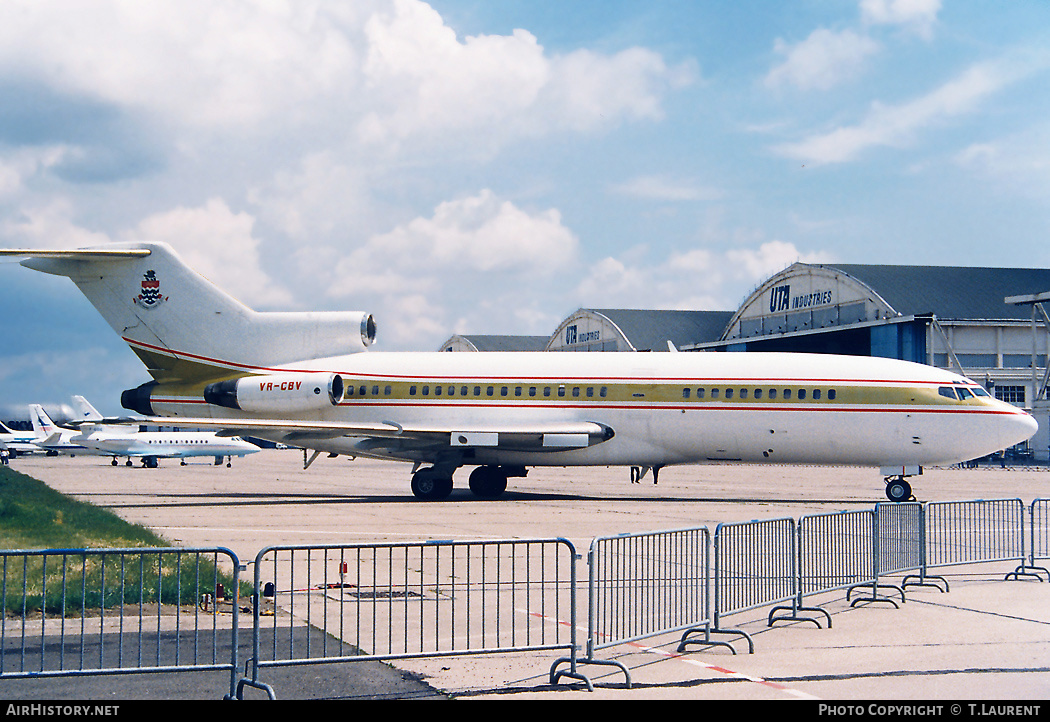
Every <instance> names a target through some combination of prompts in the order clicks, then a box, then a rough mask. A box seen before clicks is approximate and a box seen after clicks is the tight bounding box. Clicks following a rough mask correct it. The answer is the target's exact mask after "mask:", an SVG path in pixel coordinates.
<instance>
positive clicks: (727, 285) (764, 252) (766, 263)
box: [574, 234, 833, 311]
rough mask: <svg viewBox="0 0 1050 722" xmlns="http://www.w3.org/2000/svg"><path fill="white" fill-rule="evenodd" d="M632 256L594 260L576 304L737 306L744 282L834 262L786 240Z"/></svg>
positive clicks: (577, 291)
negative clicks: (797, 267) (659, 255)
mask: <svg viewBox="0 0 1050 722" xmlns="http://www.w3.org/2000/svg"><path fill="white" fill-rule="evenodd" d="M744 235H750V234H744ZM628 255H631V256H633V257H632V258H631V259H630V260H625V259H624V258H614V257H611V256H609V257H606V258H603V259H601V260H600V261H598V262H595V263H593V264H590V271H589V273H588V274H587V276H586V277H585V278H584V279H582V280H581V281H580V283H578V284H577V286H576V287H575V289H574V294H575V295H574V299H575V301H576V303H577V304H578V305H583V306H587V307H591V308H608V307H611V308H662V309H680V310H723V311H724V310H732V309H733V308H735V307H736V302H737V300H738V299H737V298H736V296H737V295H738V290H737V289H739V288H740V287H742V286H752V285H754V284H755V283H758V282H759V281H761V280H764V279H766V278H768V277H769V276H770V275H772V274H774V273H776V272H778V271H780V270H782V269H784V268H786V267H787V266H789V265H791V264H792V263H795V262H796V261H803V262H806V263H828V262H831V261H832V260H833V258H832V256H831V255H830V254H829V253H827V252H825V251H806V252H803V251H801V250H799V249H798V247H797V246H795V245H794V244H793V243H789V242H787V241H781V240H771V241H765V242H761V243H759V244H758V245H751V246H737V247H733V248H729V249H727V250H714V249H709V248H693V249H689V250H686V251H675V252H671V253H669V254H668V255H667V256H666V257H663V258H656V259H653V258H648V259H645V258H642V259H639V258H638V257H637V256H638V254H636V253H630V254H628Z"/></svg>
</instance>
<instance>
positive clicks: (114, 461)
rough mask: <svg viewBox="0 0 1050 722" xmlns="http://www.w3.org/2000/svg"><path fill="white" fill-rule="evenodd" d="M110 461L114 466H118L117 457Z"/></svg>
mask: <svg viewBox="0 0 1050 722" xmlns="http://www.w3.org/2000/svg"><path fill="white" fill-rule="evenodd" d="M109 463H110V464H112V465H113V466H116V465H117V460H116V459H114V460H113V461H111V462H109Z"/></svg>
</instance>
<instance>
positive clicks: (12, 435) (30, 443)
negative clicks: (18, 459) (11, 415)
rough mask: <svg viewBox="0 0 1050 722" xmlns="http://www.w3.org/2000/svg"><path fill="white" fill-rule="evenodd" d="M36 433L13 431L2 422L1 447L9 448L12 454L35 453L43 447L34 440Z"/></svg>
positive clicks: (0, 426)
mask: <svg viewBox="0 0 1050 722" xmlns="http://www.w3.org/2000/svg"><path fill="white" fill-rule="evenodd" d="M35 441H36V434H33V433H30V432H28V431H12V430H11V429H9V428H7V426H5V425H4V424H3V423H2V422H0V449H7V450H8V451H9V452H11V455H12V456H18V455H19V454H35V453H37V452H39V451H41V448H40V447H39V446H37V445H36V444H35V443H34V442H35Z"/></svg>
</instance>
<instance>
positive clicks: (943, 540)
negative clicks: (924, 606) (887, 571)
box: [922, 499, 1026, 576]
mask: <svg viewBox="0 0 1050 722" xmlns="http://www.w3.org/2000/svg"><path fill="white" fill-rule="evenodd" d="M923 513H924V517H925V518H924V528H925V533H926V538H925V545H924V546H925V554H926V556H925V559H924V561H923V569H922V571H923V574H925V573H926V571H927V570H928V569H930V568H932V567H944V566H952V565H960V564H980V563H985V562H1001V561H1017V562H1018V567H1017V569H1016V570H1015V571H1014V572H1013V575H1014V576H1017V575H1024V574H1026V572H1025V571H1024V566H1025V556H1026V548H1025V531H1024V527H1025V508H1024V503H1023V502H1022V501H1021V500H1020V499H975V500H972V501H941V502H929V503H927V504H925V505H924V506H923Z"/></svg>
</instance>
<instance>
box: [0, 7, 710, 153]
mask: <svg viewBox="0 0 1050 722" xmlns="http://www.w3.org/2000/svg"><path fill="white" fill-rule="evenodd" d="M691 68H692V66H691V65H690V64H689V63H684V64H682V65H679V66H675V67H670V66H668V65H667V64H666V63H665V61H664V60H663V58H662V57H661V56H660V55H659V54H658V53H655V52H653V51H650V50H647V49H644V48H628V49H626V50H623V51H621V52H618V53H613V54H604V53H597V52H591V51H588V50H577V51H573V52H570V53H568V54H566V55H561V56H557V55H551V54H550V53H548V52H547V51H545V49H544V48H543V47H542V46H541V45H540V44H539V42H538V40H537V38H536V37H535V36H533V35H532V34H531V33H529V32H528V31H526V30H521V29H517V30H514V31H513V32H511V33H510V34H509V35H478V36H471V37H467V38H464V39H462V40H461V39H460V38H457V37H456V34H455V32H454V31H453V30H452V29H451V28H450V27H448V26H447V25H446V24H445V23H444V20H443V19H442V17H441V16H440V15H439V14H438V13H437V11H435V10H434V9H433V8H432V7H430V6H429V5H428V4H426V3H425V2H422V1H421V0H367V1H362V2H355V3H344V2H338V1H337V0H304V1H303V2H268V3H244V2H240V1H239V0H153V1H152V2H148V3H124V2H115V1H111V2H92V3H70V2H68V1H63V0H10V2H8V3H6V4H5V13H4V22H3V23H2V24H0V77H3V75H5V74H8V75H13V76H16V77H28V78H30V79H31V81H32V82H33V83H36V84H40V85H42V86H46V87H48V88H50V89H52V90H53V91H55V92H58V93H64V94H66V95H67V96H68V97H69V98H77V99H79V100H80V101H81V102H97V103H102V104H110V105H112V106H114V107H116V108H119V109H122V110H124V111H126V112H132V113H135V114H139V115H142V116H147V117H149V118H151V119H152V121H151V122H152V123H155V124H157V125H160V126H164V127H170V128H174V129H186V130H188V131H192V132H202V131H203V132H207V133H229V132H244V130H245V128H249V127H250V128H252V132H258V129H259V127H260V126H259V124H260V123H262V122H263V121H266V122H267V123H269V124H272V126H273V127H280V128H282V129H287V128H294V127H298V128H304V127H305V128H309V127H315V126H317V125H324V127H326V128H329V129H331V128H335V127H342V128H343V129H344V133H346V132H353V133H355V134H356V137H357V139H359V140H360V139H365V140H368V141H370V142H372V143H381V144H385V145H389V144H394V145H396V144H397V142H398V141H401V140H404V139H406V138H413V137H422V138H430V139H432V138H434V137H435V136H437V137H441V136H442V135H444V134H447V133H462V132H464V131H469V132H476V131H478V130H479V129H483V130H485V131H487V132H488V133H490V134H492V136H493V137H494V138H501V137H504V136H505V135H506V134H508V133H518V134H520V133H535V132H547V131H550V130H552V129H556V130H561V129H566V128H567V129H576V130H578V129H588V128H593V127H595V126H596V125H598V124H599V123H600V122H603V121H604V122H608V121H610V120H616V119H622V118H627V119H638V118H640V119H650V118H656V117H660V115H661V107H660V106H661V102H662V98H663V96H664V94H665V93H666V91H667V90H668V89H669V88H672V87H680V86H681V85H682V84H684V83H688V82H690V80H691V79H692V77H693V73H692V70H691ZM85 99H86V100H85ZM335 118H339V125H338V126H335V125H333V121H334V119H335ZM475 140H476V138H475Z"/></svg>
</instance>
